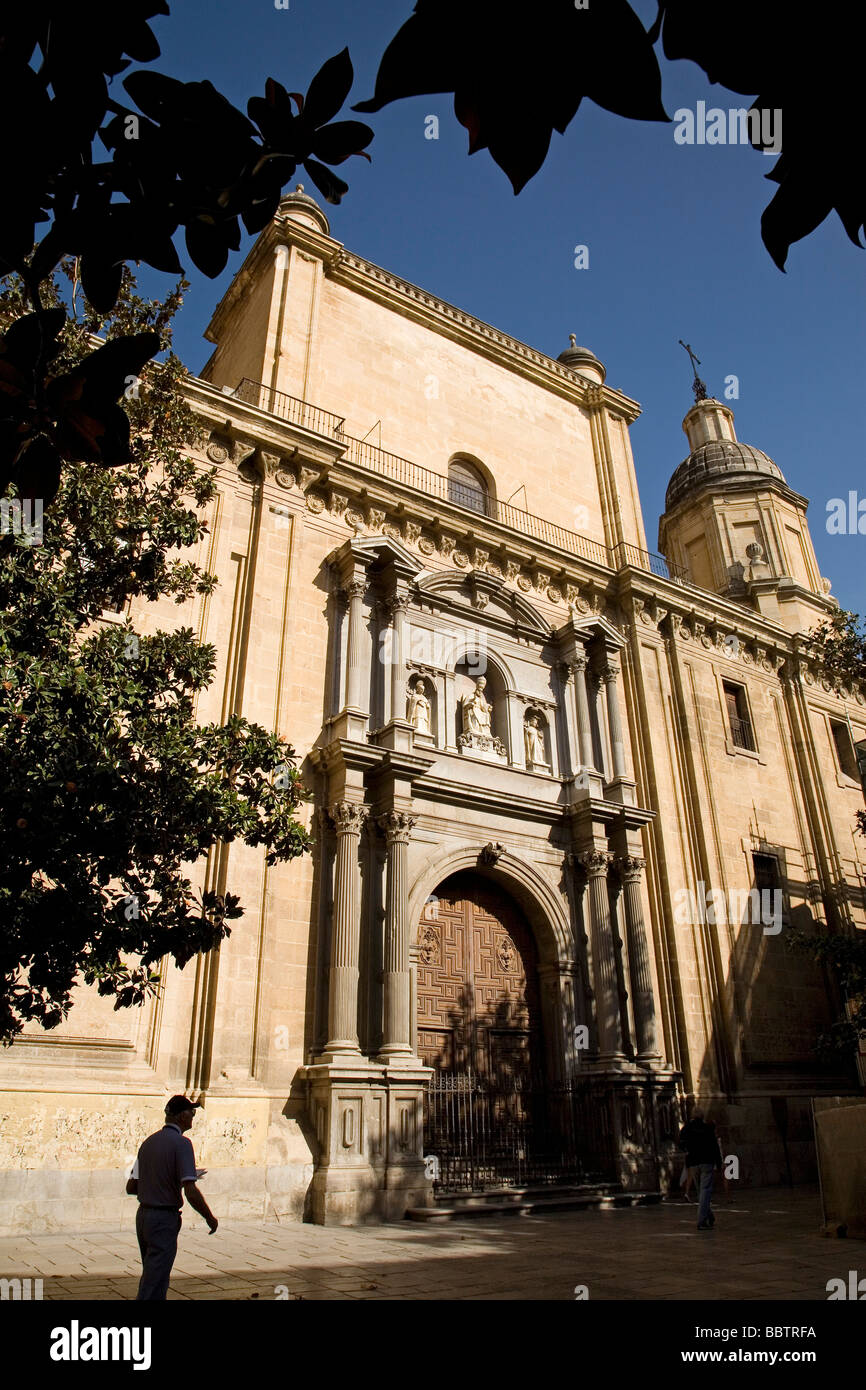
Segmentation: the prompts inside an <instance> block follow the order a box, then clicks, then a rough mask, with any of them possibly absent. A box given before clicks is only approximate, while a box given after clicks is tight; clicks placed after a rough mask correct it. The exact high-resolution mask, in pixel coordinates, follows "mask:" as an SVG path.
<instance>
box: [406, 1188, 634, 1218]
mask: <svg viewBox="0 0 866 1390" xmlns="http://www.w3.org/2000/svg"><path fill="white" fill-rule="evenodd" d="M661 1200H662V1193H661V1192H620V1191H616V1190H613V1191H599V1190H598V1189H595V1190H592V1191H587V1190H585V1189H583V1190H582V1189H579V1188H575V1189H572V1190H567V1191H563V1190H562V1189H557V1190H556V1191H555V1192H553V1193H552V1192H551V1190H550V1188H546V1189H534V1190H532V1191H523V1192H515V1191H513V1190H512V1191H509V1192H508V1194H507V1196H503V1194H501V1193H476V1194H473V1196H472V1197H466V1198H460V1197H456V1196H451V1197H447V1198H444V1197H440V1198H437V1200H436V1203H435V1205H434V1206H432V1207H409V1209H408V1210H407V1212H406V1219H407V1220H408V1221H427V1222H430V1221H464V1220H466V1219H467V1218H469V1217H476V1216H529V1215H530V1214H531V1213H533V1212H541V1211H585V1210H588V1209H590V1208H592V1209H593V1210H596V1211H611V1210H612V1209H613V1208H614V1207H643V1206H653V1205H655V1203H657V1202H660V1201H661Z"/></svg>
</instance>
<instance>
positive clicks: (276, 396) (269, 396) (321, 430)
mask: <svg viewBox="0 0 866 1390" xmlns="http://www.w3.org/2000/svg"><path fill="white" fill-rule="evenodd" d="M233 395H234V397H235V399H236V400H239V401H244V402H245V404H246V405H254V406H255V407H256V408H257V409H258V410H265V411H267V413H268V415H276V416H277V418H278V419H280V420H288V422H289V424H290V425H300V427H301V429H304V430H310V431H312V433H313V434H324V435H327V437H328V438H329V439H342V438H343V426H344V425H345V423H346V421H345V418H344V417H343V416H341V415H334V413H333V412H332V411H330V410H322V408H321V406H318V405H311V404H310V402H309V401H301V400H298V399H297V397H296V396H287V395H286V393H285V391H274V390H272V389H271V387H270V386H263V385H262V383H261V382H260V381H251V380H250V378H249V377H247V376H245V377H244V379H243V381H242V382H241V383H240V385H239V386H237V387H235V390H234V392H233Z"/></svg>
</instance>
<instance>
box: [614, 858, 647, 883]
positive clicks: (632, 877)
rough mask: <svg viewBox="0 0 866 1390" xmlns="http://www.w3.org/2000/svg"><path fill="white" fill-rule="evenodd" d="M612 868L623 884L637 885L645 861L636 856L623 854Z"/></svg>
mask: <svg viewBox="0 0 866 1390" xmlns="http://www.w3.org/2000/svg"><path fill="white" fill-rule="evenodd" d="M614 867H615V868H616V871H617V873H618V874H619V876H620V878H621V879H622V881H623V883H639V882H640V880H641V877H642V875H643V871H644V869H645V867H646V860H645V859H641V858H640V856H639V855H637V854H623V855H621V856H620V857H619V858H618V859H617V860H616V863H615V866H614Z"/></svg>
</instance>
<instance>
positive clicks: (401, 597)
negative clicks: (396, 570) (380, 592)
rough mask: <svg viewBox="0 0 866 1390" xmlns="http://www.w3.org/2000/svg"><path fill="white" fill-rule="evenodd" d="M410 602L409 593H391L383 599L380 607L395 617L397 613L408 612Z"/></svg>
mask: <svg viewBox="0 0 866 1390" xmlns="http://www.w3.org/2000/svg"><path fill="white" fill-rule="evenodd" d="M411 603H412V599H411V596H410V595H409V594H391V595H390V596H389V597H388V598H386V599H385V600H384V601H383V603H382V607H383V608H384V609H385V611H386V612H388V613H390V614H391V617H392V618H395V617H396V616H397V614H398V613H408V611H409V608H410V606H411Z"/></svg>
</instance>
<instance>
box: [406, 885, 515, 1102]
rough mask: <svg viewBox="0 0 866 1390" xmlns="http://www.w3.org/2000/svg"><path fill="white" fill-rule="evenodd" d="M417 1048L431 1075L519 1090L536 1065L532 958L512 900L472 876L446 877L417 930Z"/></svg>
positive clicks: (494, 886) (492, 886) (425, 910)
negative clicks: (468, 1078)
mask: <svg viewBox="0 0 866 1390" xmlns="http://www.w3.org/2000/svg"><path fill="white" fill-rule="evenodd" d="M418 946H419V956H418V968H417V982H418V983H417V999H418V1052H419V1055H420V1056H421V1057H422V1058H423V1059H424V1061H425V1062H426V1063H427V1064H428V1065H429V1066H432V1067H433V1068H434V1069H435V1070H436V1071H437V1072H447V1073H459V1074H469V1073H471V1074H472V1075H473V1076H474V1077H477V1078H478V1079H479V1080H481V1081H483V1082H484V1083H486V1084H487V1085H489V1086H491V1087H493V1088H496V1089H500V1088H508V1089H514V1088H516V1089H522V1088H524V1087H528V1086H530V1085H531V1084H532V1083H533V1081H535V1082H536V1083H537V1082H538V1080H540V1077H541V1072H542V1069H543V1061H542V1037H541V1009H540V1000H539V988H538V957H537V951H536V946H535V941H534V939H533V936H532V932H531V930H530V928H529V925H528V923H527V922H526V919H525V918H524V916H523V914H522V912H521V911H520V909H519V907H518V906H517V904H516V903H515V902H514V901H513V900H512V899H511V898H510V897H509V896H508V895H507V894H506V893H504V892H503V891H502V890H501V889H500V888H499V887H498V886H497V885H496V884H494V883H491V882H490V881H488V880H486V879H483V878H481V877H479V876H477V875H473V874H468V873H467V874H459V875H454V876H453V877H452V878H450V879H448V880H446V881H445V882H444V883H443V884H442V885H440V887H439V888H438V889H437V890H436V893H435V894H434V895H433V896H432V897H431V899H430V900H429V901H428V903H427V904H426V906H425V909H424V913H423V915H422V918H421V922H420V925H419V933H418Z"/></svg>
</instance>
